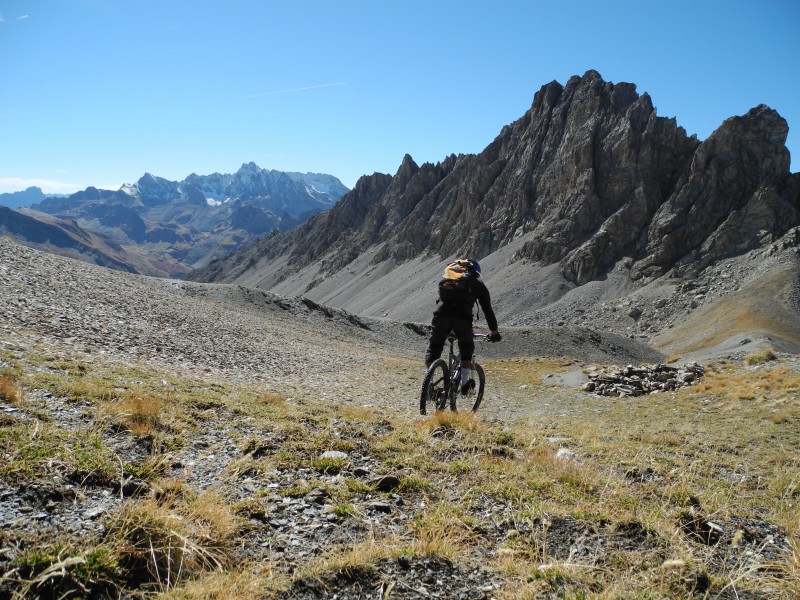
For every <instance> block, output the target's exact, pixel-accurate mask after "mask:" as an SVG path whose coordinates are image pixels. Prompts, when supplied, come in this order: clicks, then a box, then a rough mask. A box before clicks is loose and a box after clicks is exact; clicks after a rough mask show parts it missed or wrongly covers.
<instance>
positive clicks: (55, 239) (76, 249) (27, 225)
mask: <svg viewBox="0 0 800 600" xmlns="http://www.w3.org/2000/svg"><path fill="white" fill-rule="evenodd" d="M24 210H25V209H22V211H23V212H20V211H15V210H12V209H10V208H6V207H4V206H0V236H8V237H10V238H12V239H14V240H15V241H17V242H19V243H22V244H25V245H27V246H31V247H34V248H38V249H40V250H44V251H46V252H52V253H53V254H58V255H60V256H68V257H70V258H75V259H77V260H81V261H84V262H88V263H91V264H95V265H100V266H103V267H108V268H110V269H120V270H122V271H128V272H132V273H145V274H153V275H157V274H159V272H158V271H157V270H155V269H154V268H153V267H152V266H151V265H150V264H148V262H147V261H146V260H144V259H143V258H142V257H141V256H139V255H138V254H137V253H135V252H134V253H131V252H128V251H126V250H125V249H124V248H123V247H122V246H120V245H119V244H117V243H116V242H114V241H113V240H111V239H110V238H108V237H106V236H104V235H102V234H99V233H95V232H92V231H89V230H86V229H83V228H82V227H81V226H80V225H78V224H77V223H76V222H75V221H65V220H62V219H58V218H55V217H51V216H50V215H45V214H41V213H36V212H32V213H28V212H24Z"/></svg>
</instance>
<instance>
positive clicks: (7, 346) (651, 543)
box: [0, 239, 790, 598]
mask: <svg viewBox="0 0 800 600" xmlns="http://www.w3.org/2000/svg"><path fill="white" fill-rule="evenodd" d="M0 278H1V279H2V281H3V285H2V288H0V352H3V353H5V354H6V355H7V356H19V355H22V354H28V355H31V354H32V355H36V354H40V355H41V356H47V357H48V359H49V360H50V361H52V360H53V358H54V357H56V358H57V357H59V356H60V357H63V359H64V361H65V362H75V361H77V363H83V364H87V365H91V364H92V363H96V364H98V365H100V364H102V365H105V366H109V367H113V366H115V365H117V366H119V367H122V368H125V369H131V368H134V369H135V368H142V369H144V368H146V369H149V370H154V371H156V372H164V373H174V374H176V375H180V376H181V377H185V378H187V379H189V380H197V381H200V380H203V381H218V382H220V384H224V385H227V386H238V385H249V386H252V385H256V386H258V387H259V388H261V389H263V390H264V392H265V393H274V394H279V395H280V396H281V397H285V398H288V400H287V402H290V403H300V404H302V403H303V401H304V400H303V399H304V398H312V397H313V398H314V400H315V401H322V402H330V403H335V404H340V405H344V406H349V407H352V408H354V409H355V408H358V407H372V408H376V407H377V408H378V409H379V410H381V411H386V414H392V415H396V416H397V415H399V416H401V417H403V416H406V417H408V418H411V419H414V418H416V417H415V413H416V409H417V406H416V398H417V394H418V391H419V383H420V381H421V378H422V374H423V373H422V368H421V366H420V365H421V359H422V354H423V351H424V348H425V344H426V334H427V330H426V328H425V326H424V325H422V324H418V323H396V322H388V321H382V320H378V319H365V318H360V317H357V316H355V315H352V314H349V313H347V312H344V311H339V310H332V309H328V308H326V307H322V306H319V305H317V304H315V303H313V302H309V301H304V300H302V299H297V298H283V297H279V296H275V295H272V294H268V293H264V292H261V291H258V290H253V289H249V288H243V287H239V286H224V285H212V284H195V283H189V282H179V281H170V280H163V279H155V278H146V277H139V276H132V275H128V274H125V273H121V272H118V271H111V270H106V269H102V268H98V267H93V266H88V265H86V264H83V263H78V262H75V261H71V260H69V259H63V258H60V257H57V256H53V255H49V254H42V253H39V252H36V251H33V250H30V249H28V248H25V247H22V246H19V245H16V244H14V243H12V242H10V241H8V240H6V239H3V240H0ZM504 334H505V338H504V341H503V342H502V343H501V344H496V345H488V344H486V345H482V346H481V347H480V348H479V356H481V358H482V359H483V360H485V361H486V364H491V365H494V366H495V372H494V373H493V372H492V370H491V369H487V379H488V389H487V395H486V398H485V399H484V402H483V405H482V408H481V413H482V414H483V415H484V416H485V417H486V418H488V419H490V420H493V421H496V422H499V423H504V422H505V423H511V422H513V421H515V420H518V419H524V418H529V417H535V416H539V417H541V416H548V415H549V416H561V415H569V414H575V415H578V414H587V413H588V414H591V413H592V412H593V411H598V412H599V411H607V410H608V409H609V408H610V407H611V402H613V400H612V399H608V398H600V397H593V396H590V395H588V394H586V393H585V392H582V391H580V390H579V389H578V386H579V385H580V384H581V383H583V382H584V381H587V380H588V376H587V375H586V374H585V373H589V372H591V370H590V369H588V366H590V365H609V364H617V365H625V364H630V363H633V364H642V363H653V362H658V361H660V360H662V359H663V358H664V357H663V355H661V354H659V353H658V352H655V351H654V350H652V349H650V348H649V347H647V346H645V345H644V344H642V343H641V342H639V341H636V340H634V339H631V338H630V337H628V336H624V335H615V334H609V333H606V332H601V331H596V330H593V329H588V328H581V327H569V326H566V325H562V326H558V325H556V326H555V327H552V328H511V329H506V330H504ZM537 356H538V357H562V356H569V357H571V359H569V360H568V361H565V362H564V363H563V364H562V365H561V366H559V368H557V369H555V372H554V373H550V374H548V375H547V376H546V377H545V379H544V380H543V382H542V383H541V385H532V384H528V383H521V382H512V383H509V381H508V380H503V385H502V388H501V387H500V385H496V386H495V387H494V388H493V387H492V382H493V379H492V377H493V376H494V377H495V381H498V380H500V379H501V378H502V377H503V375H502V370H503V369H505V368H506V367H507V366H508V365H509V364H513V363H514V361H526V360H530V359H531V357H537ZM504 361H506V362H504ZM524 365H525V366H526V368H527V367H531V368H532V367H533V365H534V363H524ZM7 366H8V364H5V363H3V361H2V359H0V369H2V368H4V367H7ZM41 369H42V371H46V370H47V368H45V367H44V366H43V367H41ZM498 383H499V381H498ZM163 385H164V389H167V388H169V386H170V385H172V384H171V383H169V382H167V381H166V380H165V381H164V382H163ZM26 404H27V406H26V407H24V408H20V407H18V406H14V405H13V404H11V403H9V402H3V403H2V404H0V407H2V410H3V415H4V416H2V417H0V418H3V419H8V420H17V419H18V420H22V421H23V422H29V423H30V424H31V427H38V423H40V422H48V423H52V424H55V425H57V426H59V427H64V428H68V429H77V428H81V427H86V426H87V423H91V422H92V419H94V418H95V417H94V416H93V414H94V413H93V410H92V407H91V404H90V403H89V402H81V401H75V399H74V398H73V399H70V398H67V397H65V396H60V395H58V394H53V393H52V392H50V391H46V390H44V389H35V390H27V391H26ZM193 410H194V411H195V412H196V414H195V415H194V416H195V417H196V418H198V419H201V420H202V419H204V418H208V419H210V421H209V422H213V423H214V424H215V426H213V427H207V428H202V429H200V430H199V431H198V432H197V434H196V435H195V436H193V437H192V439H191V440H190V442H189V443H186V444H183V445H182V446H181V447H180V448H179V449H177V450H175V451H174V452H173V453H171V454H170V460H169V468H168V470H167V471H166V473H165V474H166V475H168V476H169V477H172V478H175V479H179V480H181V481H182V482H184V484H185V485H188V486H191V487H192V488H193V489H196V490H198V491H201V492H202V491H206V490H212V491H224V494H225V497H226V499H227V501H229V502H231V503H236V502H239V503H243V502H244V503H246V502H247V501H248V499H249V498H252V497H253V496H254V494H256V492H258V493H259V496H258V497H259V503H260V504H259V506H257V507H254V508H253V509H252V511H251V513H250V514H249V515H248V519H249V521H250V524H251V527H252V530H251V531H252V533H251V539H250V543H248V544H247V545H246V546H244V547H242V548H241V549H240V557H241V559H242V560H248V561H253V562H259V561H261V562H263V561H265V560H269V561H272V564H273V565H274V568H275V572H280V573H284V574H292V573H295V572H297V571H298V570H299V569H300V568H301V566H302V565H303V564H304V563H306V562H307V561H308V560H309V558H310V557H313V556H319V555H320V554H321V553H323V552H324V550H325V549H326V548H328V547H330V546H336V545H346V544H347V543H349V542H350V541H352V540H355V539H363V538H364V537H365V535H366V533H367V532H368V533H369V536H368V537H371V539H385V538H391V537H392V536H393V535H398V534H399V533H398V532H401V531H404V530H406V529H407V528H408V527H409V526H410V525H411V519H412V518H413V514H414V513H413V511H412V510H411V507H412V506H415V505H416V504H418V503H419V502H424V499H423V497H422V496H420V495H419V494H416V493H413V492H408V490H405V491H401V490H400V489H398V486H399V485H400V482H401V480H402V477H401V476H400V474H398V477H396V478H395V479H392V478H391V477H388V478H387V476H386V474H385V473H384V472H382V469H381V467H380V464H379V462H378V460H377V459H376V457H375V456H373V455H371V454H370V453H369V452H367V451H366V450H364V449H363V448H362V446H361V445H360V443H355V442H354V443H353V445H352V447H349V448H348V452H347V453H346V461H347V467H346V470H345V471H344V473H338V472H337V473H331V474H322V475H320V474H319V472H318V469H311V468H307V467H292V468H285V469H284V470H280V469H279V470H278V471H277V472H275V473H273V474H272V475H271V479H270V483H269V484H268V487H267V489H266V490H265V489H264V485H265V483H264V480H263V479H262V478H260V477H259V476H257V475H253V476H252V477H247V476H244V477H238V478H234V479H232V480H228V474H229V473H230V472H231V469H232V468H235V466H236V464H237V461H241V460H242V459H243V458H244V457H247V456H250V457H257V456H259V455H260V454H265V453H266V454H269V453H274V452H277V451H278V450H279V449H280V446H281V443H282V439H281V437H280V436H278V435H276V436H270V435H268V434H267V433H266V432H264V431H263V430H261V429H258V428H256V426H255V425H254V423H252V422H251V420H250V419H248V418H242V417H241V416H240V415H237V414H235V413H233V412H229V411H228V412H226V409H225V408H224V407H221V406H217V405H214V404H213V403H212V404H210V405H207V406H206V405H203V406H196V407H194V409H193ZM9 422H11V421H9ZM330 427H331V428H333V429H335V430H337V431H339V430H341V431H346V430H349V429H348V427H349V424H347V423H343V422H339V421H336V420H334V422H333V424H332V425H330ZM387 427H389V424H388V421H378V422H370V423H369V424H367V425H365V426H364V429H363V431H359V432H358V435H357V436H356V437H355V438H353V439H357V438H358V436H362V437H363V436H367V437H369V438H377V437H380V436H383V435H385V434H386V431H387V430H386V428H387ZM336 435H339V434H338V433H337V434H336ZM342 435H345V434H342ZM350 435H353V434H352V433H351V434H350ZM345 437H346V436H345ZM247 438H253V439H258V440H260V442H259V443H258V444H256V446H255V447H252V448H249V449H246V450H243V448H242V446H241V443H240V441H241V440H242V439H247ZM347 439H349V438H347ZM359 439H360V438H359ZM103 444H104V446H106V447H108V448H111V449H113V452H114V453H116V454H117V455H118V456H119V457H120V460H121V462H124V463H126V464H127V463H129V462H137V461H138V462H141V461H143V460H145V459H146V457H147V456H148V455H150V454H151V453H152V452H153V448H152V447H151V446H150V445H148V444H152V439H151V438H147V437H145V438H135V437H131V436H130V435H125V434H124V432H122V431H117V430H114V429H113V428H112V429H107V430H105V431H104V433H103ZM547 444H549V445H550V446H552V449H553V451H554V452H555V451H556V450H558V449H559V447H560V446H562V445H563V441H562V440H561V439H559V438H558V436H554V437H553V438H552V441H550V442H547ZM493 448H494V449H493V450H492V452H495V451H496V452H501V451H502V452H510V453H514V452H515V451H514V450H509V449H504V447H503V446H498V447H493ZM331 450H334V448H333V446H332V447H331ZM441 451H444V450H441ZM566 453H567V454H566V455H565V456H567V459H569V450H566ZM56 471H57V469H56ZM342 475H346V476H347V477H349V478H352V479H353V480H355V481H357V482H359V485H361V486H362V487H361V488H360V489H361V492H360V493H359V495H358V496H357V498H355V499H353V500H352V508H351V509H348V510H352V511H353V513H354V514H356V515H357V518H352V515H350V516H347V515H343V514H339V513H337V512H336V511H335V508H336V505H335V503H334V502H332V499H331V497H330V492H329V491H328V490H329V489H331V488H335V487H336V486H341V482H342V479H341V477H342ZM651 475H652V476H655V474H653V473H650V474H648V471H647V470H646V469H642V470H641V477H642V478H644V479H646V478H647V477H650V476H651ZM644 479H643V480H644ZM448 485H449V484H447V483H446V482H445V481H442V482H441V486H442V489H449V488H448V487H447V486H448ZM150 486H151V484H150V483H148V482H147V481H145V480H143V479H141V478H138V477H132V476H128V477H126V476H124V474H122V475H121V476H120V477H119V479H118V483H117V484H115V485H112V486H107V485H93V484H92V482H91V480H87V481H81V482H76V481H73V480H69V479H66V478H63V477H59V476H58V475H57V474H56V475H55V476H53V477H51V478H48V479H37V480H31V481H29V482H28V483H26V484H25V485H22V486H15V485H12V484H9V483H7V482H5V481H3V480H2V479H0V523H1V524H2V529H3V530H4V531H5V532H6V533H5V534H4V535H5V536H6V537H5V538H4V543H3V542H0V546H3V548H2V549H0V566H2V565H5V566H6V567H7V566H8V565H9V564H10V561H12V560H13V558H14V549H13V548H14V546H13V544H12V543H11V542H12V541H13V540H16V541H19V540H20V539H28V538H26V536H33V537H34V539H35V537H36V536H39V539H41V540H47V539H52V538H53V537H55V536H57V535H59V534H63V533H65V532H66V533H67V534H70V535H73V536H76V537H80V536H85V535H91V534H98V533H99V532H101V531H102V529H103V527H104V525H103V520H102V519H103V517H104V516H107V515H109V514H112V513H114V511H117V510H119V508H120V506H122V504H123V502H124V501H125V499H126V498H128V497H131V496H136V495H145V494H147V493H149V492H152V489H151V487H150ZM447 493H451V494H454V496H453V498H452V501H453V502H454V503H455V502H457V501H458V500H459V498H458V497H457V496H456V495H455V494H456V491H450V492H447ZM471 510H474V511H475V518H481V519H488V521H491V523H493V525H492V526H491V528H489V529H482V530H481V531H480V532H479V538H480V540H481V541H480V542H479V543H476V545H475V548H474V559H475V560H474V562H473V563H472V564H473V565H475V566H474V567H473V568H471V569H470V570H464V568H463V565H462V566H459V565H458V564H456V563H453V562H450V561H447V560H442V559H441V558H437V557H435V556H431V557H429V558H422V557H420V556H415V557H414V559H413V560H410V559H409V560H406V559H403V558H402V556H401V557H400V558H399V559H394V558H388V557H385V558H383V559H381V560H380V561H379V566H378V568H377V570H374V569H369V570H367V571H365V572H363V573H355V574H354V573H353V572H350V571H347V570H344V571H338V573H339V574H338V575H336V576H335V577H334V578H333V579H317V578H314V577H304V578H300V579H298V580H297V581H296V582H295V583H294V584H293V585H292V587H291V588H289V590H288V591H287V592H286V593H285V594H284V597H287V598H323V597H382V598H388V597H390V594H391V597H392V598H395V597H397V598H418V597H430V598H491V597H493V596H494V591H495V590H499V589H500V588H502V587H503V585H504V584H505V583H506V580H505V578H504V577H505V576H503V575H501V574H498V573H497V572H496V571H493V570H489V569H485V568H483V567H481V566H480V565H482V564H484V563H485V562H486V561H489V560H493V559H496V558H498V555H497V552H498V550H497V548H498V547H499V546H500V545H502V543H503V541H504V540H507V539H511V538H512V537H514V536H522V537H526V536H527V537H531V538H532V537H535V536H536V535H537V531H538V532H541V531H543V530H547V531H549V532H550V540H551V544H552V548H551V550H550V551H551V555H552V556H553V557H554V558H558V559H559V560H563V561H569V560H572V559H575V558H576V556H583V557H590V558H592V560H594V559H598V557H599V556H600V554H601V553H602V552H605V551H607V549H608V548H614V549H616V550H617V551H623V550H625V549H626V548H633V547H635V548H637V549H639V550H642V549H643V551H644V552H646V553H651V554H653V555H654V556H660V552H661V549H660V548H661V546H660V545H659V544H660V542H659V541H658V540H656V539H654V538H653V537H652V536H651V535H650V534H648V532H647V531H646V530H645V529H643V528H642V527H641V525H639V524H636V523H634V524H630V526H629V527H627V528H626V527H620V526H617V525H610V524H609V525H606V526H599V527H598V525H597V524H596V523H590V522H588V521H585V520H581V519H575V518H566V519H565V518H559V519H556V520H555V521H554V522H552V523H551V522H547V523H543V522H542V521H537V520H533V521H527V522H518V521H517V520H516V519H517V516H516V515H515V513H513V512H510V511H509V504H508V503H507V502H504V501H500V500H497V499H491V498H489V497H486V498H483V499H482V501H481V502H480V503H478V504H476V505H475V506H473V507H472V509H471ZM489 516H491V517H490V518H489ZM737 518H739V519H740V520H741V518H740V517H737ZM488 521H487V522H488ZM742 523H743V524H742ZM742 523H738V524H737V522H736V521H735V520H727V521H723V520H720V522H719V523H716V522H714V523H713V524H712V525H713V527H712V529H709V527H711V526H709V525H708V521H707V520H706V519H705V517H703V516H700V517H698V518H696V519H694V520H691V519H690V520H689V521H688V522H687V523H686V524H685V526H684V529H685V530H686V531H687V532H688V533H690V534H693V535H696V536H699V537H700V538H702V536H706V537H708V536H709V535H714V536H717V538H718V539H727V540H730V539H733V537H734V536H736V535H740V534H737V533H736V532H737V531H739V530H742V529H744V530H746V531H747V532H748V534H747V535H749V536H750V538H748V540H749V542H747V543H745V544H744V546H743V548H744V549H745V550H747V551H748V552H751V554H752V553H755V555H757V556H758V557H759V560H773V559H776V558H780V557H782V556H784V555H785V554H786V553H787V552H788V551H789V550H788V548H789V545H790V541H789V538H788V536H787V534H786V532H785V531H784V530H783V529H781V528H780V527H777V526H775V525H773V524H771V523H769V522H766V521H759V520H753V519H750V520H747V519H745V521H742ZM692 532H694V533H692ZM559 540H561V542H559ZM603 549H606V550H603ZM576 553H577V554H576ZM712 554H713V553H712ZM728 558H730V557H728ZM712 559H713V560H720V561H724V560H727V558H726V557H725V556H722V555H720V556H710V558H709V560H712ZM737 560H738V559H737ZM600 562H602V560H601V561H600ZM6 574H7V575H8V571H7V572H6ZM708 585H710V584H709V583H708V582H705V583H704V582H702V581H700V582H698V581H694V582H693V583H691V585H689V588H687V589H689V591H690V592H691V593H695V591H696V590H698V589H699V590H701V591H702V589H704V586H705V587H708ZM337 594H338V595H337ZM723 597H734V596H732V595H730V594H727V595H725V594H723Z"/></svg>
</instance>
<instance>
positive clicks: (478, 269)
mask: <svg viewBox="0 0 800 600" xmlns="http://www.w3.org/2000/svg"><path fill="white" fill-rule="evenodd" d="M469 262H471V263H472V268H473V269H475V272H476V273H477V274H478V275H480V274H481V265H480V264H479V263H478V261H477V260H475V259H474V258H470V259H469Z"/></svg>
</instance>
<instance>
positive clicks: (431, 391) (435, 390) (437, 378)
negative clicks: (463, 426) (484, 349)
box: [420, 332, 490, 415]
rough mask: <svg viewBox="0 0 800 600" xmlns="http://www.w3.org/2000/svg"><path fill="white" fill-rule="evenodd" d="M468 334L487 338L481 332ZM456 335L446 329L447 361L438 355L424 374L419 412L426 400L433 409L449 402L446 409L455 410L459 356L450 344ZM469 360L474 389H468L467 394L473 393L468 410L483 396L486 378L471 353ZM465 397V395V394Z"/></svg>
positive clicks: (458, 377) (444, 405) (423, 409)
mask: <svg viewBox="0 0 800 600" xmlns="http://www.w3.org/2000/svg"><path fill="white" fill-rule="evenodd" d="M472 337H473V339H476V340H490V337H489V335H488V334H483V333H473V334H472ZM456 339H457V338H456V336H455V334H454V333H453V332H450V334H449V335H448V336H447V342H448V343H449V346H450V347H449V349H448V356H447V361H445V360H443V359H441V358H440V359H437V360H436V361H434V362H433V363H432V364H431V366H430V367H429V368H428V371H427V373H426V374H425V379H424V381H423V384H422V393H421V395H420V414H423V415H424V414H427V407H428V405H429V404H430V405H433V406H434V407H435V410H437V411H440V410H444V408H445V407H446V406H447V405H448V404H449V405H450V410H452V411H456V404H457V401H458V396H459V395H460V390H461V358H460V356H459V355H457V354H456V352H455V350H454V348H453V345H454V343H455V341H456ZM471 363H472V366H471V367H470V376H469V379H472V381H474V382H475V389H474V391H472V390H471V391H468V392H467V394H468V395H474V403H473V406H472V411H473V412H474V411H476V410H478V406H480V403H481V400H482V399H483V391H484V386H485V382H486V379H485V376H484V373H483V368H482V367H481V366H480V365H479V364H478V363H477V362H476V361H475V357H474V356H473V358H472V361H471ZM470 392H471V393H470ZM467 397H468V396H465V398H467Z"/></svg>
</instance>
